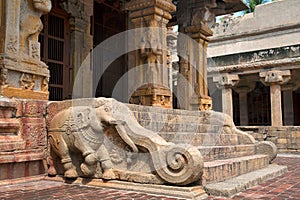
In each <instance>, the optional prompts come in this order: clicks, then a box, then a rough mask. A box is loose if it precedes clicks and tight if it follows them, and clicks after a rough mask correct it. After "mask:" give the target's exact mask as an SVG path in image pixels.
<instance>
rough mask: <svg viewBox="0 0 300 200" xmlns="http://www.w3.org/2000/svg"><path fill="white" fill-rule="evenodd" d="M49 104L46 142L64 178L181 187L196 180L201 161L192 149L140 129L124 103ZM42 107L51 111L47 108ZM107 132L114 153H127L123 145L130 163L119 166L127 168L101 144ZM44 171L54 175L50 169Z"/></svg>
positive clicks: (97, 100)
mask: <svg viewBox="0 0 300 200" xmlns="http://www.w3.org/2000/svg"><path fill="white" fill-rule="evenodd" d="M52 105H53V106H52V107H54V108H53V110H55V113H54V116H52V117H53V118H52V117H51V118H52V119H48V120H49V123H48V126H49V128H48V129H49V131H48V135H49V141H50V144H51V150H52V152H54V153H55V154H56V155H58V157H59V158H60V161H61V164H62V165H63V168H64V176H65V177H69V178H76V177H77V176H81V175H82V174H83V175H84V176H85V177H92V178H104V179H120V180H125V181H136V182H145V183H149V182H150V183H153V182H155V183H159V184H163V183H171V184H175V185H187V184H190V183H193V182H195V181H198V180H200V178H201V176H202V172H203V159H202V156H201V153H200V152H199V150H198V149H197V148H196V147H193V146H191V145H188V144H173V143H170V142H167V141H166V140H164V139H163V138H162V137H160V136H159V135H158V133H156V132H153V131H150V130H148V129H145V128H143V127H142V126H141V125H140V124H139V123H138V122H137V120H136V119H135V117H134V115H133V113H132V112H131V111H130V109H129V108H128V107H127V105H126V104H123V103H120V102H118V101H116V100H114V99H108V98H95V99H76V100H70V101H63V102H55V103H52ZM57 108H58V109H57ZM48 109H50V110H51V104H50V105H49V107H48ZM111 131H112V132H113V134H112V136H113V138H108V137H105V138H106V139H108V140H109V141H111V140H110V139H112V140H114V139H116V138H118V144H117V145H120V144H121V148H117V149H118V150H117V153H119V155H121V152H122V150H126V152H128V151H127V147H129V151H130V152H129V154H131V153H132V154H133V156H132V157H130V159H131V161H130V162H128V161H126V159H123V161H122V163H127V164H128V163H133V164H134V166H133V167H132V165H131V164H130V166H128V165H127V166H125V165H124V166H120V165H118V163H117V162H116V160H117V159H115V157H114V156H113V155H114V154H115V151H112V150H111V149H110V148H111V145H114V143H109V144H107V143H103V139H104V136H106V134H108V135H109V133H110V132H111ZM104 133H105V134H104ZM105 141H107V140H105ZM119 142H120V143H119ZM124 145H125V146H124ZM105 147H106V148H105ZM74 153H75V154H76V155H75V156H74ZM78 157H79V159H78ZM127 158H128V157H127ZM145 158H146V160H144V159H145ZM50 160H51V159H50ZM50 165H51V164H50ZM78 168H79V170H78ZM99 169H100V171H101V173H99ZM148 169H149V170H150V171H148ZM50 172H51V173H50ZM78 172H80V173H81V174H78ZM48 173H49V174H52V175H55V172H54V170H48Z"/></svg>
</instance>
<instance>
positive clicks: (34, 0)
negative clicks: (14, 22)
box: [20, 0, 52, 59]
mask: <svg viewBox="0 0 300 200" xmlns="http://www.w3.org/2000/svg"><path fill="white" fill-rule="evenodd" d="M51 6H52V5H51V0H29V1H22V3H21V15H20V51H21V52H22V53H24V54H26V55H29V56H30V57H32V58H35V59H39V58H40V51H39V49H40V44H39V42H38V36H39V34H40V32H41V31H42V29H43V23H42V21H41V19H40V17H41V16H42V15H43V14H47V13H48V12H50V10H51Z"/></svg>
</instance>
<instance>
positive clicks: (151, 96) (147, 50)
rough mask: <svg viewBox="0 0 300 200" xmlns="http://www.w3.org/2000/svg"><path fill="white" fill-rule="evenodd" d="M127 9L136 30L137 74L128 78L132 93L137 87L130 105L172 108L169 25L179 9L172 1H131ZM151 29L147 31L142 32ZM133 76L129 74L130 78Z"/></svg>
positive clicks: (135, 65)
mask: <svg viewBox="0 0 300 200" xmlns="http://www.w3.org/2000/svg"><path fill="white" fill-rule="evenodd" d="M126 10H128V11H130V14H129V17H130V19H131V21H132V22H133V23H134V26H135V28H136V32H135V34H136V37H135V38H136V41H135V43H136V45H138V46H140V47H141V48H140V50H139V51H137V52H136V60H135V64H134V66H131V67H136V69H135V71H136V73H135V74H134V75H132V76H134V77H128V79H129V90H131V89H132V88H136V87H138V88H137V89H135V91H134V92H133V94H132V95H131V99H130V103H133V104H140V105H148V106H160V107H165V108H171V107H172V92H171V90H170V81H169V78H170V77H169V69H168V67H167V23H168V22H169V20H170V19H171V15H170V12H174V11H175V10H176V7H175V5H174V4H173V3H172V1H171V0H147V1H145V0H142V1H141V0H132V1H130V2H128V3H126ZM139 28H148V29H139ZM129 76H130V75H129Z"/></svg>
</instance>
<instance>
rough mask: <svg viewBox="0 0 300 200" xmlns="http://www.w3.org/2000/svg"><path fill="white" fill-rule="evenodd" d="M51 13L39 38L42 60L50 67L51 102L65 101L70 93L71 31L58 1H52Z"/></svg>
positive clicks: (45, 18) (46, 18) (66, 16)
mask: <svg viewBox="0 0 300 200" xmlns="http://www.w3.org/2000/svg"><path fill="white" fill-rule="evenodd" d="M52 6H53V8H52V10H51V12H50V13H49V14H48V15H46V16H43V17H42V22H43V24H44V29H43V31H42V33H41V34H40V36H39V41H40V43H41V58H42V60H43V61H44V62H45V63H46V64H47V65H48V66H49V70H50V81H49V92H50V96H49V99H50V100H63V99H66V98H68V96H69V95H70V93H69V79H70V78H69V59H70V57H69V43H70V40H69V38H70V31H69V22H68V15H67V13H66V12H65V11H64V10H63V9H61V8H60V7H59V5H58V2H57V0H54V1H52Z"/></svg>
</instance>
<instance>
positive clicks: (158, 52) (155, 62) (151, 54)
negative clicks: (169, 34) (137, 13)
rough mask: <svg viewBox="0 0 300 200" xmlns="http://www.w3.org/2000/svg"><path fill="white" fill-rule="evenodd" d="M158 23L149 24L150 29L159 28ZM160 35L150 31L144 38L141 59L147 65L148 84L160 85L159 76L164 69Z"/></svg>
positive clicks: (154, 21) (151, 22)
mask: <svg viewBox="0 0 300 200" xmlns="http://www.w3.org/2000/svg"><path fill="white" fill-rule="evenodd" d="M156 24H157V21H156V20H152V21H150V22H149V27H157V25H156ZM158 34H159V33H157V32H156V30H149V31H148V32H147V33H146V34H145V35H144V37H143V38H142V45H141V57H142V58H143V59H144V63H145V64H147V65H148V66H147V70H146V71H145V72H146V73H145V77H147V78H148V80H147V82H148V83H156V84H160V80H159V76H160V74H161V70H160V68H161V67H162V66H161V64H162V56H163V52H162V43H161V41H160V37H157V35H158Z"/></svg>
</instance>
